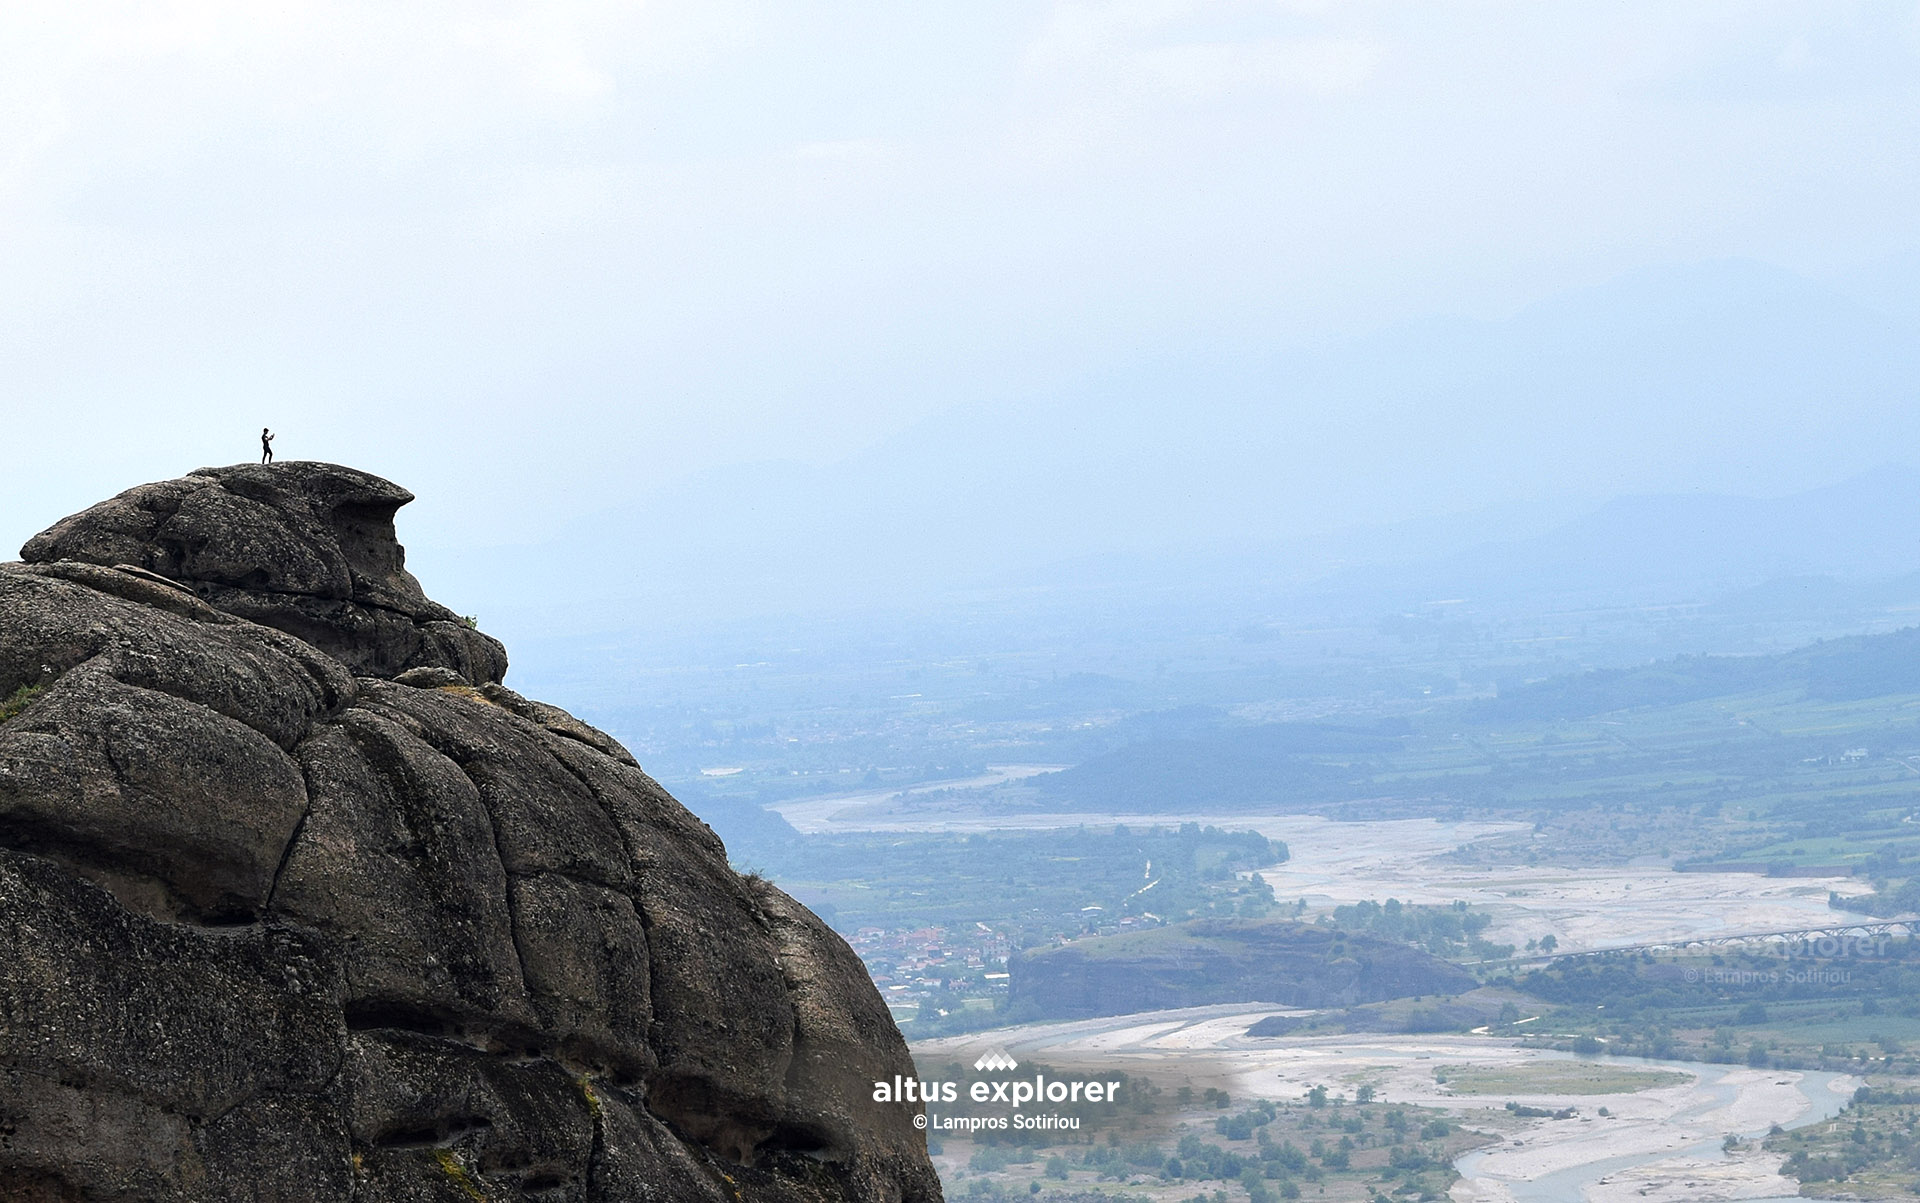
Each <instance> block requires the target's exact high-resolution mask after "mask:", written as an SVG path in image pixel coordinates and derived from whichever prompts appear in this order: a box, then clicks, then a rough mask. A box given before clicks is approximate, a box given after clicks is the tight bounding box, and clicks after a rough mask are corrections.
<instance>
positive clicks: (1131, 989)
mask: <svg viewBox="0 0 1920 1203" xmlns="http://www.w3.org/2000/svg"><path fill="white" fill-rule="evenodd" d="M1007 968H1008V970H1009V971H1010V972H1011V974H1012V977H1011V980H1010V981H1009V983H1008V985H1009V986H1010V991H1009V993H1010V995H1011V1002H1012V1004H1013V1005H1014V1006H1015V1007H1019V1008H1023V1009H1025V1010H1028V1011H1030V1012H1031V1013H1033V1014H1035V1015H1038V1016H1043V1017H1045V1018H1048V1019H1079V1018H1088V1017H1092V1016H1096V1015H1126V1014H1129V1013H1131V1012H1134V1011H1157V1010H1161V1009H1164V1008H1168V1007H1197V1006H1202V1005H1205V1004H1208V1003H1227V1002H1268V1003H1281V1004H1284V1005H1286V1006H1291V1007H1347V1006H1353V1005H1354V1004H1356V1003H1366V1002H1377V1001H1379V1000H1382V999H1389V998H1411V997H1413V996H1414V995H1427V994H1459V993H1462V992H1464V991H1467V990H1471V989H1473V988H1474V986H1475V985H1476V983H1475V981H1474V979H1473V977H1472V975H1470V974H1468V973H1467V972H1466V971H1465V970H1463V969H1461V968H1459V967H1458V966H1456V965H1453V964H1450V963H1449V962H1447V961H1443V960H1441V959H1440V958H1438V957H1434V956H1429V955H1428V954H1426V953H1424V952H1421V951H1420V950H1419V949H1417V948H1413V947H1410V946H1408V945H1405V944H1399V943H1395V942H1394V941H1391V940H1381V939H1376V938H1374V937H1372V936H1366V935H1361V934H1358V933H1354V932H1343V931H1338V930H1335V929H1332V928H1325V927H1319V926H1317V925H1313V924H1306V923H1289V922H1284V921H1278V920H1254V921H1244V920H1232V919H1201V920H1195V921H1193V922H1190V923H1183V924H1178V925H1175V926H1172V927H1165V928H1158V929H1155V930H1152V931H1148V932H1141V933H1138V934H1134V935H1124V936H1106V937H1101V938H1098V939H1091V940H1076V941H1074V942H1073V943H1071V944H1068V945H1065V946H1062V947H1059V948H1045V949H1037V950H1035V951H1032V952H1026V953H1021V954H1020V955H1018V956H1016V957H1014V958H1013V959H1012V961H1010V962H1009V964H1008V966H1007Z"/></svg>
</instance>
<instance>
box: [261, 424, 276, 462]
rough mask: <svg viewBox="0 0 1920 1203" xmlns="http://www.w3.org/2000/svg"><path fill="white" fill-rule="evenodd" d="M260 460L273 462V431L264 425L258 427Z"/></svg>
mask: <svg viewBox="0 0 1920 1203" xmlns="http://www.w3.org/2000/svg"><path fill="white" fill-rule="evenodd" d="M260 462H261V463H263V464H270V463H272V462H273V431H271V430H268V429H267V428H266V427H264V426H262V427H261V428H260Z"/></svg>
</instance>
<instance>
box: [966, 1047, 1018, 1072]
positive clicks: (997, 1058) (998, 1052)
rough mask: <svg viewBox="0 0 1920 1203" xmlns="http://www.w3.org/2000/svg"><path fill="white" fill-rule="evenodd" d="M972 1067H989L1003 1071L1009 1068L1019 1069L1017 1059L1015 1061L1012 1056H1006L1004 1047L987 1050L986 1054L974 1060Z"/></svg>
mask: <svg viewBox="0 0 1920 1203" xmlns="http://www.w3.org/2000/svg"><path fill="white" fill-rule="evenodd" d="M973 1067H974V1068H975V1069H990V1070H995V1071H1004V1070H1009V1069H1019V1068H1020V1063H1019V1062H1018V1061H1015V1060H1014V1059H1013V1058H1012V1057H1010V1056H1008V1055H1007V1050H1006V1049H1003V1048H996V1049H989V1050H987V1054H986V1056H984V1057H981V1058H980V1059H979V1060H978V1061H975V1062H974V1063H973Z"/></svg>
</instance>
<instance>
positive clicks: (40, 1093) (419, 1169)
mask: <svg viewBox="0 0 1920 1203" xmlns="http://www.w3.org/2000/svg"><path fill="white" fill-rule="evenodd" d="M409 500H411V495H410V494H408V493H407V492H406V491H405V490H403V489H400V488H398V487H396V486H394V485H392V484H390V483H388V482H386V481H384V480H380V479H378V478H376V477H373V476H369V475H366V474H364V473H360V472H356V471H353V470H351V469H347V468H341V467H336V466H333V465H325V464H308V463H284V464H275V465H272V466H268V467H256V466H243V467H234V468H221V469H207V470H202V471H199V472H195V473H193V474H191V475H189V476H187V477H184V478H182V479H180V480H174V481H166V482H163V483H159V484H152V485H146V486H142V487H140V488H137V489H133V490H130V491H128V492H126V493H123V494H121V495H120V496H118V497H116V498H113V499H112V500H110V501H107V502H103V503H102V504H100V505H97V506H95V507H93V508H91V509H89V510H86V511H84V512H83V513H80V514H77V515H74V516H73V517H71V518H68V519H65V520H64V521H62V522H60V523H58V524H56V525H55V526H54V527H52V528H51V529H49V530H48V531H46V532H45V533H43V534H41V535H39V536H37V537H35V538H34V539H33V540H31V541H30V542H29V543H28V544H27V546H26V547H25V549H24V550H23V552H22V557H23V561H24V562H22V563H14V564H4V565H0V699H4V700H6V701H7V705H6V706H5V707H4V709H0V716H4V717H0V1198H4V1199H8V1200H48V1201H51V1200H68V1199H88V1200H93V1199H102V1200H107V1199H113V1200H119V1199H125V1200H136V1199H137V1200H194V1201H201V1200H268V1199H272V1200H285V1201H293V1200H315V1201H319V1200H327V1201H337V1200H344V1199H359V1200H407V1201H412V1200H420V1201H428V1200H434V1201H438V1200H446V1201H448V1203H471V1201H473V1200H477V1199H489V1200H514V1199H527V1200H535V1199H537V1200H582V1201H586V1200H641V1199H646V1200H675V1201H678V1200H687V1201H689V1203H692V1201H697V1200H714V1201H716V1203H717V1201H720V1200H739V1199H744V1200H767V1201H772V1200H802V1201H805V1200H821V1201H825V1200H855V1199H857V1200H863V1201H865V1200H896V1201H901V1203H909V1201H921V1200H937V1199H938V1198H939V1197H940V1190H939V1185H938V1182H937V1180H936V1178H935V1176H934V1173H933V1170H932V1167H931V1165H930V1164H929V1162H928V1161H927V1158H926V1153H925V1146H924V1142H923V1140H922V1138H921V1137H920V1135H919V1134H918V1133H917V1132H915V1131H914V1130H913V1128H912V1112H911V1111H910V1110H909V1109H907V1108H903V1107H892V1106H885V1105H880V1104H875V1103H873V1102H872V1101H871V1099H870V1095H869V1093H868V1092H869V1090H870V1089H871V1083H872V1082H874V1081H877V1080H890V1079H891V1078H892V1076H893V1075H894V1074H911V1073H912V1072H913V1070H912V1068H911V1063H910V1061H909V1059H908V1056H907V1050H906V1046H905V1044H904V1042H903V1041H902V1040H901V1038H900V1036H899V1033H898V1031H897V1030H896V1029H895V1027H894V1025H893V1023H892V1020H891V1018H890V1017H889V1015H888V1012H887V1010H886V1008H885V1006H884V1005H883V1004H882V1003H881V1000H880V998H879V996H878V994H877V993H876V992H875V990H874V988H873V986H872V984H871V983H870V981H869V980H868V978H867V976H866V973H865V971H864V969H863V967H862V966H861V964H860V962H859V960H858V959H857V958H856V957H855V956H854V955H853V953H852V952H851V951H850V950H849V949H848V948H847V947H846V945H845V944H844V943H843V942H842V941H841V940H840V939H839V937H837V936H836V935H834V934H833V933H832V932H831V931H830V930H828V929H827V928H826V927H825V926H824V925H823V924H822V923H821V922H820V921H819V920H818V919H816V918H815V917H814V916H813V915H812V914H810V913H809V912H808V911H806V910H805V909H804V908H803V907H801V906H799V905H798V904H797V903H795V902H793V901H792V900H791V899H789V898H788V897H786V896H785V895H784V894H782V893H780V892H779V891H778V890H776V889H774V888H773V887H772V886H770V885H768V884H766V883H765V882H762V881H758V880H756V879H751V878H741V877H739V876H737V875H736V874H734V873H733V872H732V871H731V870H730V869H729V868H728V867H727V863H726V857H725V852H724V850H723V849H722V847H721V845H720V842H719V840H718V839H717V838H716V837H715V836H714V835H713V833H712V832H711V831H709V830H708V829H707V828H706V827H705V826H704V825H703V824H702V823H700V822H699V820H697V819H695V818H694V817H693V816H692V815H690V814H688V813H687V811H686V810H685V809H684V808H682V807H681V806H680V805H679V804H678V803H677V802H675V801H674V800H673V799H672V798H671V797H670V796H669V795H668V794H667V793H666V792H665V791H664V790H663V789H661V788H660V786H659V785H658V784H656V783H655V782H654V781H653V780H652V779H651V778H650V777H648V776H647V775H646V774H645V773H644V772H642V771H641V770H640V768H639V766H638V765H637V764H636V763H635V762H634V760H633V758H632V757H631V756H630V755H628V753H627V752H626V750H625V749H623V748H622V747H621V746H620V745H619V744H618V743H616V742H615V741H614V740H612V739H611V738H609V737H608V736H606V735H604V734H602V733H600V732H598V731H595V730H594V729H592V728H591V727H589V726H587V725H586V724H584V723H581V722H579V721H578V720H576V719H574V718H573V717H571V716H570V715H568V714H566V713H565V712H564V711H561V710H559V709H557V708H555V707H552V706H547V705H543V704H541V703H539V702H534V701H529V700H527V699H525V698H522V697H520V696H519V695H518V694H516V693H514V692H513V691H511V690H509V689H507V688H506V687H504V686H503V685H502V684H501V683H500V682H501V680H502V678H503V677H504V675H505V672H506V654H505V652H504V650H503V649H502V648H501V647H500V645H499V644H498V643H497V642H496V641H494V640H492V639H490V638H489V637H487V636H485V635H482V634H481V633H479V632H478V631H476V630H473V629H471V627H470V626H469V625H468V624H466V623H465V622H463V621H462V620H460V619H459V618H458V617H457V616H456V615H455V614H453V612H451V611H449V610H447V609H446V608H445V607H443V606H440V605H437V604H436V603H434V602H432V601H430V600H428V598H427V597H426V595H425V594H424V593H423V592H422V591H421V589H420V586H419V583H418V582H417V581H415V580H414V578H413V577H412V576H411V575H410V574H409V573H408V572H407V571H406V569H405V564H404V554H403V552H402V549H401V547H400V544H399V543H398V541H397V540H396V538H395V535H394V528H393V519H394V514H395V512H396V511H397V510H398V509H399V508H400V506H402V505H404V504H405V503H406V502H407V501H409Z"/></svg>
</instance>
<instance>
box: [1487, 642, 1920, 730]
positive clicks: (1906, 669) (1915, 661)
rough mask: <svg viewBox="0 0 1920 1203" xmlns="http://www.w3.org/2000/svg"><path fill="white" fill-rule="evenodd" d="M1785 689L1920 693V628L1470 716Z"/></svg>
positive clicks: (1537, 687) (1827, 696) (1598, 682)
mask: <svg viewBox="0 0 1920 1203" xmlns="http://www.w3.org/2000/svg"><path fill="white" fill-rule="evenodd" d="M1780 689H1785V690H1795V691H1798V692H1799V693H1801V694H1802V695H1803V696H1805V697H1807V698H1810V699H1814V700H1819V701H1844V700H1849V699H1855V698H1871V697H1879V696H1882V695H1886V694H1896V693H1920V627H1908V628H1906V629H1904V630H1899V631H1892V632H1889V633H1888V634H1885V635H1856V636H1852V637H1850V638H1846V639H1829V640H1824V641H1822V642H1820V643H1816V644H1812V645H1810V646H1808V647H1804V648H1800V649H1798V650H1796V651H1791V652H1784V653H1781V654H1780V655H1775V656H1682V657H1679V658H1677V659H1673V660H1662V661H1660V662H1658V663H1655V664H1647V665H1642V666H1640V667H1637V668H1620V669H1601V670H1596V671H1594V672H1587V673H1579V674H1574V675H1569V676H1563V677H1550V678H1548V679H1546V680H1544V681H1533V682H1527V683H1525V684H1519V685H1514V686H1510V687H1504V688H1502V689H1501V690H1500V693H1499V695H1498V696H1497V697H1494V698H1490V699H1487V700H1485V701H1481V702H1476V703H1473V704H1471V705H1470V706H1469V707H1468V708H1467V711H1468V713H1469V714H1470V715H1471V716H1472V717H1474V718H1477V719H1481V720H1485V721H1492V722H1500V721H1512V720H1527V719H1553V718H1584V717H1587V716H1590V715H1595V714H1605V713H1608V712H1609V711H1614V710H1628V709H1632V708H1635V707H1640V706H1669V705H1677V704H1680V703H1683V702H1695V701H1700V700H1702V699H1705V698H1712V697H1720V696H1724V695H1728V694H1739V693H1753V692H1756V691H1759V690H1780Z"/></svg>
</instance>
